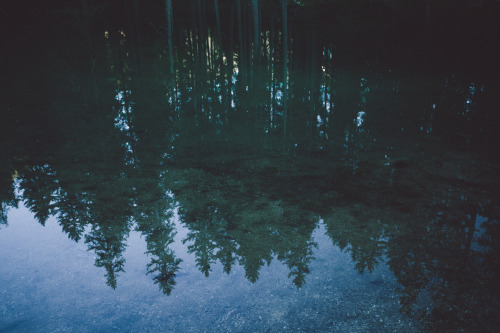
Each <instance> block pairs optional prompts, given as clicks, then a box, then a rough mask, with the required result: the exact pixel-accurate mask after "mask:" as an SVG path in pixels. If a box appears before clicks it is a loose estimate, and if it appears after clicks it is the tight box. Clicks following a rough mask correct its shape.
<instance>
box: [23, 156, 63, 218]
mask: <svg viewBox="0 0 500 333" xmlns="http://www.w3.org/2000/svg"><path fill="white" fill-rule="evenodd" d="M21 189H22V190H23V197H24V198H25V202H26V206H27V207H28V208H29V209H30V210H31V211H32V212H34V213H35V217H36V218H37V220H38V221H39V222H40V223H41V224H45V221H47V218H48V217H49V215H50V214H52V213H53V208H54V207H53V204H52V202H51V201H52V195H53V194H54V192H55V191H56V190H57V183H56V176H55V173H54V172H53V171H52V170H51V169H50V167H49V166H48V165H44V166H40V167H38V166H37V167H34V168H32V169H31V170H29V171H27V172H25V173H24V174H23V175H22V177H21Z"/></svg>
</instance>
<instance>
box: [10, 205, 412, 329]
mask: <svg viewBox="0 0 500 333" xmlns="http://www.w3.org/2000/svg"><path fill="white" fill-rule="evenodd" d="M8 219H9V226H8V227H7V228H5V229H3V230H1V232H0V253H1V255H0V267H1V269H0V298H1V299H2V302H1V304H0V331H2V332H4V331H5V332H32V331H38V332H55V331H57V332H75V331H79V332H90V331H101V332H102V331H112V330H117V331H168V332H200V331H206V332H221V331H227V332H244V331H261V332H262V331H272V332H288V331H290V332H292V331H293V332H296V331H311V330H313V331H324V332H329V331H335V332H338V331H340V332H363V331H371V330H373V328H374V327H377V331H379V332H380V331H387V332H390V331H402V330H404V331H416V330H417V329H416V327H415V326H414V323H412V322H411V321H410V320H408V319H407V318H405V317H404V316H403V315H402V314H400V313H399V311H398V310H399V300H398V296H397V295H396V293H395V288H396V287H397V285H396V281H395V278H394V276H393V274H392V273H391V271H390V270H389V269H388V268H387V267H386V266H385V265H381V266H379V267H378V268H377V269H376V270H375V271H374V272H373V273H371V274H370V273H364V274H360V273H358V272H357V271H356V270H354V268H353V264H352V262H351V259H350V256H349V255H348V254H346V253H342V252H341V251H340V250H339V249H338V248H337V247H334V246H333V245H332V243H331V240H330V239H329V238H328V237H327V236H326V235H325V228H324V227H323V225H322V224H319V226H318V228H317V229H316V230H315V232H314V234H313V237H314V241H315V242H316V243H317V244H318V248H317V249H316V250H315V251H314V256H315V258H316V260H315V261H313V262H312V263H311V264H310V271H311V272H310V274H309V275H308V276H307V279H306V283H305V286H303V287H302V288H301V289H297V288H296V287H295V286H294V285H293V283H292V281H291V279H290V278H288V273H289V270H288V268H287V267H286V266H285V265H283V264H282V263H280V262H279V261H277V260H273V261H272V262H271V264H270V265H269V266H264V267H263V268H262V269H261V270H260V276H259V279H258V280H257V281H256V282H255V283H251V282H249V281H248V280H247V279H246V278H245V271H244V269H243V268H242V267H241V266H239V265H235V266H234V268H233V270H232V272H231V274H229V275H227V274H225V273H223V268H222V265H221V264H216V265H214V267H213V269H212V273H211V274H210V276H209V277H208V278H206V277H205V276H204V274H203V273H201V272H200V271H199V270H198V269H197V267H196V263H195V258H194V257H193V256H192V255H189V254H188V252H187V246H188V245H189V244H183V243H182V239H183V238H184V237H185V235H186V234H187V232H186V230H184V229H183V228H182V225H180V223H179V222H178V221H175V223H176V227H177V230H178V233H177V236H176V239H175V242H174V244H173V245H172V249H173V250H174V251H175V253H176V255H177V256H178V257H181V258H182V259H183V262H182V263H181V264H180V270H179V271H178V274H177V278H176V281H177V284H176V286H175V288H174V290H173V291H172V293H171V295H170V296H167V295H164V294H162V293H161V292H160V291H159V290H158V288H157V286H156V285H154V284H153V281H152V278H151V277H150V276H149V275H146V264H147V262H148V258H147V256H146V255H145V254H144V253H145V252H146V246H145V242H144V240H143V239H142V238H141V237H140V235H139V233H137V232H131V233H130V235H129V237H128V239H127V248H126V251H125V253H124V257H125V259H126V263H125V272H121V273H119V276H118V279H117V280H118V286H117V288H116V290H113V289H111V288H110V287H108V286H107V285H106V279H105V277H104V271H103V269H101V268H97V267H95V266H94V259H95V258H94V255H93V253H91V252H88V251H87V249H86V245H85V244H84V243H83V242H81V241H80V242H79V243H76V242H74V241H72V240H70V239H68V238H67V237H66V235H65V234H64V233H62V231H61V227H60V226H59V225H57V222H56V220H55V218H49V220H48V221H47V223H46V225H45V227H44V226H41V225H40V224H38V223H37V222H36V221H35V219H34V217H33V214H32V213H30V212H29V211H28V210H27V209H26V208H25V207H24V206H22V205H21V206H20V208H19V209H12V210H11V211H10V212H9V214H8Z"/></svg>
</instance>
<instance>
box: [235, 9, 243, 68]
mask: <svg viewBox="0 0 500 333" xmlns="http://www.w3.org/2000/svg"><path fill="white" fill-rule="evenodd" d="M236 9H237V11H238V45H239V50H238V65H239V67H240V68H239V71H240V74H241V72H244V71H243V68H244V67H245V66H244V64H245V48H244V43H243V27H242V24H243V17H242V15H241V0H236Z"/></svg>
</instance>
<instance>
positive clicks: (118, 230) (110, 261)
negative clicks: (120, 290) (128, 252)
mask: <svg viewBox="0 0 500 333" xmlns="http://www.w3.org/2000/svg"><path fill="white" fill-rule="evenodd" d="M127 227H128V226H127V224H126V223H125V225H119V224H118V225H106V224H103V225H97V224H96V225H94V226H93V227H92V230H91V231H90V233H89V234H88V235H86V236H85V243H87V244H89V245H88V248H89V250H94V251H95V253H96V255H97V258H96V260H95V264H96V266H97V267H104V269H105V270H106V278H107V282H106V284H107V285H108V286H110V287H111V288H113V289H115V288H116V277H117V273H118V272H123V271H124V270H123V265H124V264H125V258H123V257H122V252H123V250H124V249H125V237H126V236H127V234H128V229H127Z"/></svg>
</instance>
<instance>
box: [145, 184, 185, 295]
mask: <svg viewBox="0 0 500 333" xmlns="http://www.w3.org/2000/svg"><path fill="white" fill-rule="evenodd" d="M147 185H149V187H147ZM139 189H140V190H144V191H145V192H144V193H141V195H139V196H137V197H136V199H137V201H138V203H139V205H140V209H138V210H137V211H136V212H135V220H136V222H137V229H138V231H140V232H141V233H142V234H143V235H145V236H146V244H147V251H146V253H147V254H148V255H149V256H150V257H151V261H150V263H148V265H147V274H153V281H154V283H155V284H158V285H159V287H160V290H161V291H162V292H163V293H164V294H166V295H170V293H171V292H172V290H173V288H174V286H175V276H176V272H177V271H178V270H179V264H180V263H181V262H182V260H181V259H179V258H176V257H175V253H174V251H172V250H171V249H169V248H168V247H169V245H170V244H172V243H173V242H174V237H175V234H176V232H175V226H174V224H173V223H172V222H171V220H172V207H171V205H172V200H171V199H170V198H169V197H165V196H164V197H163V199H159V198H161V192H162V191H161V188H160V187H159V184H158V183H154V182H151V180H146V181H145V182H142V183H141V187H139Z"/></svg>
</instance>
